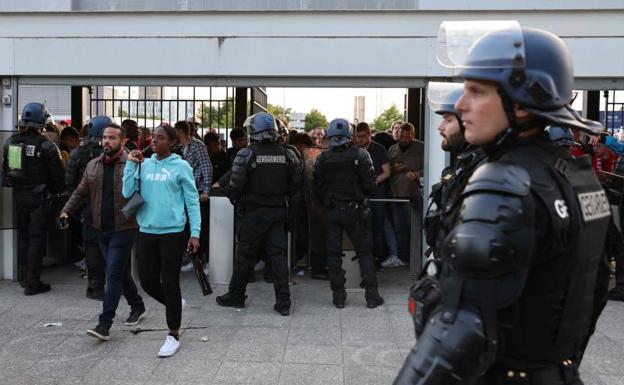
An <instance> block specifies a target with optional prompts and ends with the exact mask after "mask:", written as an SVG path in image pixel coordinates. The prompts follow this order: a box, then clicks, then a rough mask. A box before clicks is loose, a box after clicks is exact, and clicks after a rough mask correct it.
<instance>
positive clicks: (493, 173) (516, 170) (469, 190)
mask: <svg viewBox="0 0 624 385" xmlns="http://www.w3.org/2000/svg"><path fill="white" fill-rule="evenodd" d="M530 189H531V177H530V175H529V172H528V171H527V170H525V169H524V168H523V167H520V166H516V165H513V164H509V163H504V162H491V163H485V164H484V165H482V166H481V167H479V168H477V170H476V171H475V172H474V174H472V176H471V177H470V179H469V180H468V184H467V185H466V188H465V189H464V194H463V195H464V196H465V195H470V194H473V193H475V192H486V191H489V192H498V193H504V194H510V195H517V196H525V195H527V194H528V193H529V191H530Z"/></svg>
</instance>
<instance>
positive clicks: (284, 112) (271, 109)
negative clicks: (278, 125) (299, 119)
mask: <svg viewBox="0 0 624 385" xmlns="http://www.w3.org/2000/svg"><path fill="white" fill-rule="evenodd" d="M267 112H268V113H269V114H271V115H273V116H274V117H276V118H278V117H280V116H283V117H285V118H286V119H287V120H288V121H290V113H291V112H292V108H290V107H288V108H286V109H284V107H282V106H275V105H273V104H271V103H269V104H268V106H267Z"/></svg>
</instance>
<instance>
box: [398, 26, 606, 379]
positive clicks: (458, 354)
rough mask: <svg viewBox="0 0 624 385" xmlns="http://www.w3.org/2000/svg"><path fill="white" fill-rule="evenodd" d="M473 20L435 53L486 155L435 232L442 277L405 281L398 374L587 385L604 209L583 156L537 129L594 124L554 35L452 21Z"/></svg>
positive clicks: (469, 132)
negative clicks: (584, 362)
mask: <svg viewBox="0 0 624 385" xmlns="http://www.w3.org/2000/svg"><path fill="white" fill-rule="evenodd" d="M471 26H474V24H471V23H469V22H461V23H457V22H445V23H443V24H442V27H441V34H442V36H440V39H439V41H440V42H443V43H444V44H446V48H447V52H446V53H447V55H442V56H441V57H439V59H440V60H441V61H442V62H443V63H446V64H450V65H453V66H457V68H460V71H459V74H458V75H459V77H461V78H463V79H464V80H465V82H464V95H463V96H462V97H461V98H460V99H459V100H458V101H457V103H456V104H455V107H456V108H457V111H458V112H460V113H461V115H462V121H463V124H464V127H465V138H466V140H467V141H468V142H469V143H471V144H474V145H479V146H481V147H482V148H483V150H484V151H485V152H486V153H487V154H488V162H487V163H485V164H483V165H482V166H480V167H479V168H478V169H477V170H476V171H475V172H474V173H473V175H472V176H471V177H470V179H469V181H468V184H467V185H466V187H465V188H464V191H463V193H462V194H461V197H460V200H461V209H460V213H459V215H458V216H457V218H456V220H455V223H454V227H453V229H452V231H451V232H450V233H449V234H448V235H447V236H446V238H445V239H444V240H443V241H442V244H441V258H442V260H443V263H444V265H445V269H443V271H442V276H441V278H440V281H439V282H437V281H436V280H435V279H433V278H425V279H423V280H421V281H420V282H419V283H417V284H416V285H415V287H414V288H413V289H412V301H413V302H412V304H411V306H410V307H411V308H412V310H414V315H415V317H414V325H415V326H416V333H417V335H418V345H417V346H416V347H415V348H414V349H413V350H412V351H411V352H410V354H409V355H408V357H407V359H406V361H405V364H404V366H403V368H402V369H401V372H400V373H399V375H398V377H397V379H396V380H395V384H448V383H453V384H474V383H479V384H511V383H514V384H515V383H517V384H582V381H581V380H580V378H579V374H578V365H579V363H580V361H581V358H582V356H583V352H584V349H585V346H586V344H587V341H588V339H589V337H590V336H591V334H592V332H593V330H594V327H595V322H596V320H597V317H598V314H599V312H600V310H601V308H602V306H603V305H604V295H605V293H606V290H605V289H606V286H605V283H606V282H607V280H608V270H607V271H605V270H603V269H602V266H604V265H603V263H604V244H605V238H606V232H607V227H608V225H609V217H610V209H609V203H608V201H607V197H606V195H605V192H604V190H603V189H602V188H601V187H600V184H599V183H598V180H597V178H596V176H595V174H594V173H593V171H592V168H591V164H590V163H589V160H588V158H587V157H582V158H571V157H568V156H565V155H564V153H563V152H561V151H560V150H559V148H558V147H557V145H556V144H555V143H553V142H552V141H551V140H550V138H549V137H548V134H547V133H546V132H545V131H544V128H545V126H547V125H548V124H552V125H562V126H565V127H573V128H576V129H579V130H582V131H585V132H588V133H590V134H597V133H598V132H596V130H595V128H596V126H597V125H595V124H590V123H588V122H587V121H585V120H583V119H582V118H581V117H579V116H578V114H577V113H576V112H575V111H574V110H573V109H572V108H571V106H570V103H571V101H572V99H573V94H572V85H573V73H572V62H571V58H570V54H569V51H568V49H567V47H566V46H565V44H564V43H563V41H562V40H561V39H560V38H558V37H557V36H555V35H553V34H551V33H549V32H546V31H543V30H538V29H532V28H522V27H520V25H519V24H518V23H517V22H511V23H505V22H493V23H492V24H488V23H484V22H479V25H478V28H474V29H471V30H470V31H462V30H461V29H462V28H466V27H471ZM488 26H491V27H493V28H492V29H490V30H489V31H487V33H486V34H484V35H479V33H475V32H476V31H478V30H480V31H483V30H487V27H488ZM472 37H477V38H478V40H476V42H474V43H472V44H467V42H466V41H465V40H464V41H458V39H466V38H472ZM466 46H468V47H470V49H469V50H468V51H467V52H458V51H453V49H455V48H461V47H466ZM439 52H444V50H441V51H439ZM449 60H450V61H449ZM605 272H606V273H607V274H606V275H605V274H604V273H605ZM442 336H443V337H442Z"/></svg>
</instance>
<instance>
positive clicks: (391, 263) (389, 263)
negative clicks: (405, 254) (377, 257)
mask: <svg viewBox="0 0 624 385" xmlns="http://www.w3.org/2000/svg"><path fill="white" fill-rule="evenodd" d="M404 265H405V264H404V263H403V261H401V260H400V259H399V257H397V256H396V255H389V256H388V259H386V260H385V261H383V262H382V263H381V266H383V267H400V266H404Z"/></svg>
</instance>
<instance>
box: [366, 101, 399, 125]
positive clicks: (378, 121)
mask: <svg viewBox="0 0 624 385" xmlns="http://www.w3.org/2000/svg"><path fill="white" fill-rule="evenodd" d="M397 120H403V113H402V112H401V111H399V108H398V107H397V106H396V104H392V105H391V106H390V108H388V109H386V110H384V111H383V112H382V113H381V114H380V115H379V116H378V117H376V118H375V120H373V128H374V129H375V131H385V130H387V129H389V128H390V125H391V124H392V123H394V122H396V121H397Z"/></svg>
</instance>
